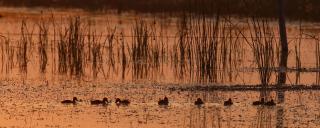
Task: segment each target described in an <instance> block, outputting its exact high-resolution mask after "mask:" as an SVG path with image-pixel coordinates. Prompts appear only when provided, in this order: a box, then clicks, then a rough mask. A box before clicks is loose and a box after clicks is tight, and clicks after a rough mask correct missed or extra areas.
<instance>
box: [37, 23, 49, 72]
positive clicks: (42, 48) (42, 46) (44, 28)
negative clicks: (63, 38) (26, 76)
mask: <svg viewBox="0 0 320 128" xmlns="http://www.w3.org/2000/svg"><path fill="white" fill-rule="evenodd" d="M38 29H39V36H38V41H39V42H38V54H39V67H40V72H41V73H45V72H46V68H47V63H48V54H47V48H48V45H49V36H48V34H49V26H48V23H46V22H45V21H44V20H41V21H40V23H39V24H38Z"/></svg>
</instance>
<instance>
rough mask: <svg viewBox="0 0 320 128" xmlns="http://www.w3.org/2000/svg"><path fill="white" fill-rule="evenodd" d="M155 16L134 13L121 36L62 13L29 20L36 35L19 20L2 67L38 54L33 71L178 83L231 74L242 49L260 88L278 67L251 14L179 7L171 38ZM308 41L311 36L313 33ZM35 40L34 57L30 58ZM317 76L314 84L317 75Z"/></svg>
mask: <svg viewBox="0 0 320 128" xmlns="http://www.w3.org/2000/svg"><path fill="white" fill-rule="evenodd" d="M161 22H163V21H160V23H159V22H158V20H154V21H149V20H146V19H136V20H135V22H134V23H133V24H132V26H131V31H130V32H128V33H129V35H126V34H128V33H126V32H127V31H123V30H120V29H118V26H117V25H111V24H109V23H107V24H106V25H105V26H104V27H105V28H106V29H104V30H106V31H102V32H100V31H99V30H101V29H97V26H95V23H94V21H90V20H83V19H81V18H80V17H70V18H68V19H63V21H61V24H58V22H57V21H55V18H52V19H49V21H46V20H44V19H42V20H41V21H40V22H39V23H38V24H36V30H38V31H37V32H39V33H38V34H33V31H34V30H33V29H30V26H31V27H32V25H30V23H27V22H26V21H23V22H22V25H21V34H20V35H21V36H20V38H19V39H18V41H17V44H15V43H14V41H13V40H11V39H10V38H9V37H6V38H3V40H1V41H3V42H4V43H2V44H1V54H2V58H1V59H2V61H3V62H4V63H3V64H2V71H5V72H7V73H9V72H11V71H12V69H14V67H15V66H16V65H15V64H17V66H18V68H19V71H20V72H23V73H25V74H26V73H27V69H28V63H29V62H30V61H32V60H37V62H38V63H39V65H36V66H39V67H38V68H39V69H40V73H46V72H48V69H49V68H48V66H49V65H50V66H51V67H52V72H53V73H57V72H58V73H59V74H62V75H65V76H71V77H74V76H76V77H87V76H90V77H93V78H94V79H95V78H98V77H99V76H101V75H103V77H104V78H105V79H108V78H115V77H118V75H119V74H120V75H121V79H123V80H126V79H130V78H128V77H127V76H132V80H139V79H148V80H155V78H160V77H159V76H160V75H165V74H164V73H167V72H170V73H173V75H174V76H173V77H175V79H178V80H180V81H182V82H197V83H220V82H221V83H227V82H232V80H234V79H236V77H238V75H239V74H238V73H239V69H241V68H243V67H244V65H245V64H244V63H247V62H243V60H246V59H247V60H248V58H245V57H247V56H246V55H249V56H252V57H253V60H254V64H255V65H256V67H257V69H258V73H259V79H260V82H261V84H262V85H263V86H267V85H269V83H270V79H271V77H272V72H273V71H275V70H278V69H277V67H276V66H277V64H278V63H279V59H278V58H279V44H278V39H277V37H276V36H275V30H274V28H273V27H272V24H270V22H271V21H270V19H264V18H259V17H254V18H252V19H251V20H250V21H247V22H246V23H243V24H241V25H238V21H235V20H233V19H232V17H227V16H222V15H216V16H214V17H212V16H206V15H195V14H188V13H185V14H183V15H181V17H179V18H178V20H177V21H176V22H175V26H176V28H174V30H176V32H177V33H176V35H175V36H172V37H167V35H166V34H168V33H166V31H165V28H163V27H161V25H162V24H163V23H161ZM246 25H247V26H248V27H247V26H246ZM119 30H120V31H119ZM170 30H171V29H170ZM50 32H53V35H52V34H50ZM130 34H131V35H130ZM170 34H172V33H170ZM248 35H249V36H248ZM169 36H170V35H169ZM300 36H301V37H300V38H299V39H298V40H296V42H294V43H295V45H294V53H295V54H294V56H295V58H296V68H297V74H298V73H300V72H298V71H299V69H300V68H301V59H303V58H301V48H300V47H302V46H301V42H302V40H303V37H302V33H300ZM168 38H170V39H168ZM312 40H316V41H318V40H317V38H316V37H315V38H312ZM245 42H247V44H246V43H245ZM50 43H51V44H50ZM315 45H316V52H315V55H316V58H315V59H316V68H319V67H320V66H319V65H320V64H319V63H320V61H319V60H320V58H319V51H320V50H319V49H320V48H319V44H318V43H316V44H315ZM34 46H37V47H35V48H37V55H38V56H37V57H38V58H32V57H30V56H33V51H34V50H33V47H34ZM49 47H51V48H50V49H49ZM246 48H251V50H252V52H248V51H247V49H246ZM14 55H16V56H14ZM49 56H50V57H49ZM38 63H37V64H38ZM246 66H247V65H246ZM249 66H252V65H249ZM55 68H57V70H55ZM250 68H252V67H250ZM168 70H170V71H168ZM171 70H172V71H171ZM161 73H162V74H161ZM298 75H299V74H298ZM296 78H298V77H296ZM180 81H179V82H180ZM316 81H317V82H319V74H317V80H316ZM297 83H299V79H296V84H297ZM244 84H245V83H244Z"/></svg>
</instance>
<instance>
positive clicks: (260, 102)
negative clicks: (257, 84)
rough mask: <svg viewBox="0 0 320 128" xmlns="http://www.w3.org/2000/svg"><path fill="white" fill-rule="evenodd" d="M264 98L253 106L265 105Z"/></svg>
mask: <svg viewBox="0 0 320 128" xmlns="http://www.w3.org/2000/svg"><path fill="white" fill-rule="evenodd" d="M264 103H265V102H264V98H261V99H260V101H254V102H253V103H252V105H264Z"/></svg>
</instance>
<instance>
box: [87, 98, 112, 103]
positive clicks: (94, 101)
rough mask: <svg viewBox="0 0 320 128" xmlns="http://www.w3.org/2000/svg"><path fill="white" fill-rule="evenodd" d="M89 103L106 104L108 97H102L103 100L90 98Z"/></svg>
mask: <svg viewBox="0 0 320 128" xmlns="http://www.w3.org/2000/svg"><path fill="white" fill-rule="evenodd" d="M90 103H91V105H99V104H102V105H106V104H108V103H109V101H108V98H106V97H105V98H103V100H92V101H90Z"/></svg>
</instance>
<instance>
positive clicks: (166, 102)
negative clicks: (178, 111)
mask: <svg viewBox="0 0 320 128" xmlns="http://www.w3.org/2000/svg"><path fill="white" fill-rule="evenodd" d="M168 104H169V99H168V97H166V96H165V97H164V98H163V99H159V101H158V105H168Z"/></svg>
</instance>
